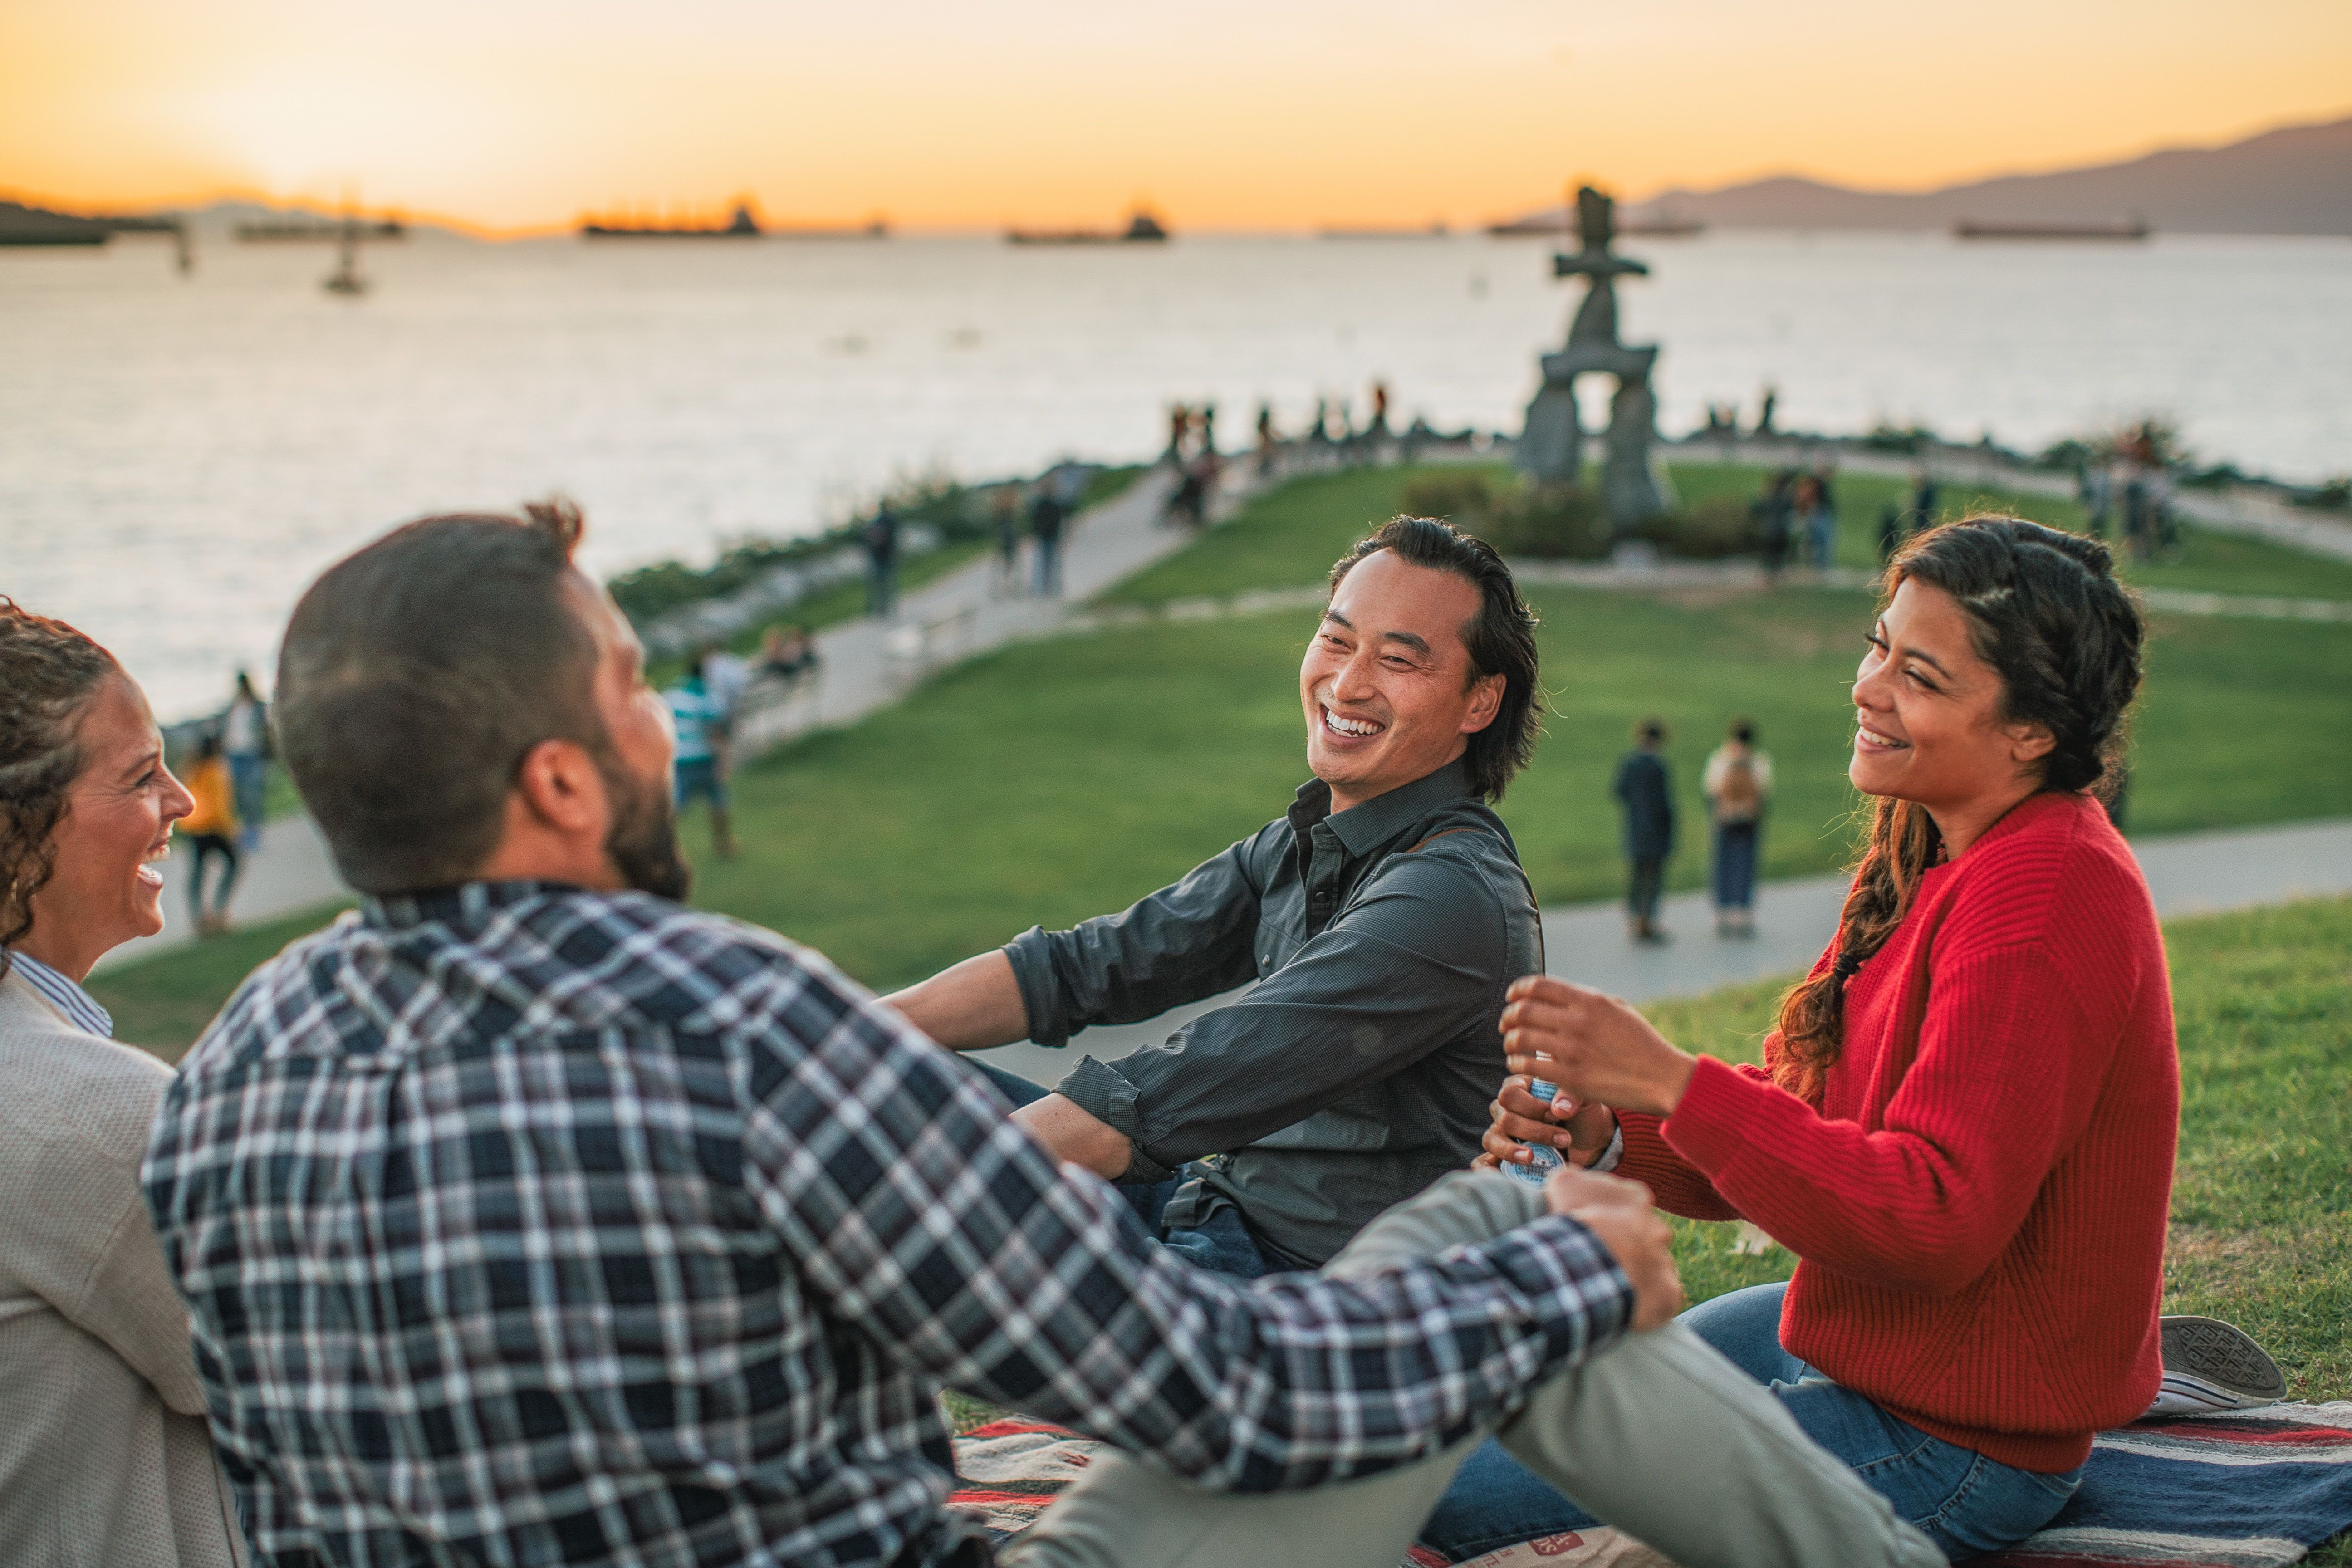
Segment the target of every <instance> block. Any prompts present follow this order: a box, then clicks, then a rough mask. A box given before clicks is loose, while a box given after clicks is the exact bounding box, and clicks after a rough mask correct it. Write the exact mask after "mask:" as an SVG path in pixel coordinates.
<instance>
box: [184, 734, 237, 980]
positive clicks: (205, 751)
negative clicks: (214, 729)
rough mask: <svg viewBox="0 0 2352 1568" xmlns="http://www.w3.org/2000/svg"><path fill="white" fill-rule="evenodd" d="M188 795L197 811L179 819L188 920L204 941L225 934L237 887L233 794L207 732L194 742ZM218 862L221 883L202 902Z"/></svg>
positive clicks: (217, 744) (212, 737)
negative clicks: (186, 860)
mask: <svg viewBox="0 0 2352 1568" xmlns="http://www.w3.org/2000/svg"><path fill="white" fill-rule="evenodd" d="M187 784H188V794H189V795H191V796H192V797H194V801H195V803H196V808H195V810H194V811H192V812H190V813H188V815H187V816H184V817H182V818H181V819H180V837H182V838H184V839H185V840H186V841H187V845H188V848H189V850H190V851H191V852H192V854H193V857H194V865H193V866H192V867H191V868H189V871H188V915H189V918H190V919H192V920H194V921H195V922H196V931H197V932H198V934H200V935H203V936H221V935H224V934H226V932H227V931H228V900H229V894H230V893H231V892H232V891H233V890H234V889H236V865H237V858H236V828H237V815H236V786H235V784H234V783H233V781H232V780H231V778H230V776H229V771H228V759H227V758H226V757H224V756H222V755H221V744H220V738H219V737H218V736H216V735H214V734H212V733H211V732H209V731H207V732H206V733H205V734H204V735H203V736H202V737H200V738H199V739H198V740H197V742H196V756H195V763H194V766H192V767H191V768H190V769H189V770H188V781H187ZM215 857H217V858H219V860H220V863H221V873H220V880H219V881H218V882H217V883H216V884H215V886H214V889H213V896H212V901H211V903H210V905H209V906H208V905H207V904H206V903H205V869H206V868H208V867H209V866H210V865H211V864H212V862H213V860H214V858H215Z"/></svg>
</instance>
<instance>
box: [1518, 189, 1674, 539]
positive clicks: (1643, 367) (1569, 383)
mask: <svg viewBox="0 0 2352 1568" xmlns="http://www.w3.org/2000/svg"><path fill="white" fill-rule="evenodd" d="M1615 206H1616V204H1615V203H1614V202H1613V201H1612V200H1611V199H1610V198H1609V197H1608V196H1605V195H1601V193H1600V192H1599V191H1596V190H1594V189H1593V188H1592V187H1591V186H1590V185H1587V186H1585V187H1584V188H1583V189H1582V190H1580V191H1579V192H1577V193H1576V213H1577V233H1578V235H1579V237H1580V240H1581V242H1582V243H1581V244H1580V247H1579V248H1578V250H1577V252H1576V254H1575V255H1573V256H1555V257H1553V258H1552V275H1553V276H1554V277H1557V278H1583V279H1588V280H1589V281H1588V282H1587V284H1586V286H1585V293H1584V303H1583V304H1582V305H1580V306H1579V307H1578V308H1577V312H1576V320H1575V321H1574V322H1573V323H1571V324H1570V327H1569V329H1568V346H1567V347H1566V348H1564V349H1562V350H1561V351H1560V352H1559V353H1556V354H1546V355H1544V356H1543V377H1544V384H1543V387H1542V389H1541V390H1540V391H1538V393H1537V394H1536V395H1535V401H1534V402H1532V403H1530V404H1528V423H1527V428H1526V430H1525V431H1524V432H1522V433H1521V435H1520V437H1519V447H1518V464H1519V467H1520V468H1524V469H1526V470H1527V471H1528V474H1529V475H1530V476H1531V477H1533V478H1534V479H1538V480H1539V481H1540V480H1549V479H1575V478H1576V477H1577V476H1578V473H1579V471H1580V469H1581V468H1582V467H1583V458H1584V430H1583V427H1582V426H1581V425H1580V423H1579V422H1578V419H1577V414H1576V378H1577V377H1578V376H1580V375H1590V374H1600V375H1611V376H1614V377H1616V379H1617V395H1616V397H1615V398H1614V399H1613V400H1612V403H1611V405H1610V409H1609V429H1608V431H1607V432H1606V434H1605V435H1604V436H1603V437H1602V445H1603V447H1604V449H1605V452H1606V456H1605V458H1604V459H1603V461H1602V464H1601V505H1602V508H1603V510H1606V511H1607V513H1608V516H1609V522H1610V526H1611V528H1612V530H1614V531H1616V532H1619V533H1624V532H1626V531H1630V530H1631V529H1633V527H1634V526H1635V525H1636V524H1638V523H1640V522H1641V521H1643V520H1644V519H1645V518H1651V517H1654V516H1656V515H1657V514H1658V513H1660V512H1662V511H1664V510H1666V501H1665V498H1664V495H1663V494H1661V493H1660V490H1659V488H1658V478H1657V473H1656V471H1655V470H1654V468H1652V466H1651V461H1650V443H1651V442H1652V440H1654V438H1655V437H1656V424H1657V400H1656V399H1655V398H1654V396H1653V395H1651V391H1650V368H1651V366H1653V365H1654V364H1655V363H1657V359H1658V350H1657V345H1656V344H1652V345H1650V346H1649V347H1647V348H1627V347H1626V346H1625V345H1624V344H1622V343H1621V342H1618V341H1617V278H1618V275H1619V274H1621V273H1632V274H1633V275H1634V276H1636V277H1645V276H1647V275H1648V273H1649V270H1650V269H1649V268H1648V267H1647V266H1645V265H1643V263H1641V262H1639V261H1633V260H1630V259H1628V258H1625V257H1622V256H1619V255H1617V254H1615V253H1614V252H1613V251H1612V250H1611V249H1610V248H1609V245H1610V241H1611V240H1612V238H1614V237H1615V236H1616V218H1615V216H1614V208H1615Z"/></svg>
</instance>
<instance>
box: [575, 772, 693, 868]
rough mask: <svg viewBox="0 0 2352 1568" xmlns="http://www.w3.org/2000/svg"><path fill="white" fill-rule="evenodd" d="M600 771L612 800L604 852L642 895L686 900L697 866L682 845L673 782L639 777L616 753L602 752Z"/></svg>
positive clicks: (606, 793)
mask: <svg viewBox="0 0 2352 1568" xmlns="http://www.w3.org/2000/svg"><path fill="white" fill-rule="evenodd" d="M596 769H597V772H599V773H603V774H604V794H605V795H606V796H607V797H608V798H609V799H610V800H611V801H612V803H613V826H612V827H611V828H610V829H609V830H608V831H607V832H606V833H605V835H604V853H605V854H607V855H610V856H611V857H612V858H613V864H614V867H615V868H617V869H618V870H619V871H620V873H621V879H622V880H624V881H625V882H626V883H628V885H629V886H630V887H632V888H634V889H636V890H637V891H638V892H640V893H652V894H654V895H655V896H656V897H657V898H664V899H677V900H684V899H685V898H686V895H687V892H688V889H691V888H692V887H693V886H694V869H693V868H691V867H689V866H688V864H687V863H686V853H685V851H684V850H682V849H681V848H679V847H678V842H677V808H676V807H675V806H674V805H671V803H670V790H669V780H668V779H667V777H663V778H659V779H641V778H638V777H636V776H635V775H634V774H632V773H630V772H629V771H628V769H627V768H626V767H625V766H624V765H623V764H622V763H621V760H620V759H619V758H618V757H613V756H599V757H598V758H597V759H596Z"/></svg>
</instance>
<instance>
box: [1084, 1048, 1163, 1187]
mask: <svg viewBox="0 0 2352 1568" xmlns="http://www.w3.org/2000/svg"><path fill="white" fill-rule="evenodd" d="M1054 1092H1055V1094H1058V1095H1060V1096H1061V1097H1062V1098H1063V1099H1065V1100H1068V1101H1069V1102H1070V1103H1071V1104H1073V1105H1075V1106H1076V1107H1077V1108H1078V1109H1079V1110H1083V1111H1085V1112H1086V1113H1087V1115H1088V1116H1091V1117H1093V1118H1094V1119H1095V1120H1096V1121H1099V1122H1101V1123H1102V1124H1103V1125H1104V1126H1106V1127H1108V1128H1109V1129H1110V1130H1111V1131H1114V1132H1117V1133H1119V1134H1121V1135H1122V1136H1124V1137H1125V1138H1126V1139H1127V1150H1128V1154H1127V1160H1128V1164H1127V1169H1126V1171H1125V1172H1123V1173H1121V1174H1120V1175H1119V1178H1118V1180H1119V1182H1120V1184H1123V1185H1130V1186H1131V1185H1134V1184H1139V1183H1148V1182H1162V1181H1166V1180H1167V1179H1168V1178H1169V1177H1170V1176H1172V1175H1174V1174H1175V1170H1174V1168H1173V1167H1171V1166H1168V1165H1162V1164H1160V1163H1159V1162H1158V1161H1156V1160H1154V1159H1152V1158H1151V1157H1150V1155H1148V1154H1146V1153H1145V1152H1143V1144H1142V1142H1141V1137H1142V1132H1143V1112H1142V1110H1140V1108H1139V1107H1138V1105H1137V1104H1136V1090H1135V1085H1134V1084H1132V1083H1130V1082H1129V1081H1128V1079H1127V1075H1126V1074H1124V1073H1122V1072H1120V1071H1119V1070H1118V1068H1115V1067H1112V1066H1111V1065H1110V1064H1109V1063H1108V1062H1103V1061H1097V1060H1096V1059H1095V1058H1093V1057H1082V1058H1079V1059H1078V1065H1077V1066H1076V1067H1074V1068H1071V1069H1070V1070H1069V1071H1068V1072H1067V1073H1065V1074H1064V1075H1063V1077H1062V1081H1061V1082H1059V1083H1057V1084H1055V1086H1054Z"/></svg>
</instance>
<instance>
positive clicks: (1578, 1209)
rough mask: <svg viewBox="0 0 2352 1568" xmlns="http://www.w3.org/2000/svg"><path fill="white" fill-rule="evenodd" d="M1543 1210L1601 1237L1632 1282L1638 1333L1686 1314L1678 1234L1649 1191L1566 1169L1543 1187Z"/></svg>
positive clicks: (1626, 1183)
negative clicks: (1677, 1270)
mask: <svg viewBox="0 0 2352 1568" xmlns="http://www.w3.org/2000/svg"><path fill="white" fill-rule="evenodd" d="M1544 1205H1545V1206H1546V1207H1548V1208H1549V1209H1550V1210H1551V1212H1552V1213H1554V1214H1557V1215H1567V1216H1568V1217H1569V1218H1570V1219H1572V1220H1575V1221H1576V1222H1577V1223H1579V1224H1580V1225H1581V1226H1584V1227H1585V1228H1586V1229H1587V1230H1590V1231H1591V1232H1592V1234H1593V1235H1594V1236H1595V1237H1599V1238H1600V1241H1601V1246H1603V1247H1607V1248H1608V1249H1609V1255H1610V1256H1611V1257H1612V1258H1615V1259H1616V1260H1617V1266H1618V1267H1619V1268H1622V1269H1623V1270H1624V1271H1625V1278H1626V1279H1630V1280H1632V1281H1633V1331H1634V1332H1635V1333H1637V1334H1638V1333H1646V1332H1648V1331H1650V1330H1652V1329H1655V1328H1659V1327H1662V1326H1664V1324H1666V1323H1668V1322H1671V1321H1673V1320H1674V1316H1675V1313H1676V1312H1679V1311H1681V1310H1682V1309H1683V1281H1682V1276H1681V1275H1679V1274H1677V1273H1675V1251H1674V1233H1673V1232H1672V1231H1670V1230H1668V1229H1667V1228H1666V1222H1665V1221H1664V1220H1663V1219H1661V1218H1659V1217H1658V1211H1657V1210H1655V1209H1654V1208H1652V1207H1651V1206H1650V1189H1649V1188H1647V1187H1645V1186H1643V1185H1642V1184H1640V1183H1639V1182H1628V1181H1625V1180H1623V1179H1622V1178H1620V1177H1617V1176H1603V1175H1598V1174H1596V1173H1593V1172H1591V1171H1580V1170H1579V1169H1577V1168H1576V1167H1575V1166H1573V1165H1563V1166H1561V1167H1560V1168H1559V1170H1557V1171H1554V1172H1553V1173H1551V1179H1550V1180H1549V1181H1547V1182H1546V1183H1544Z"/></svg>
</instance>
